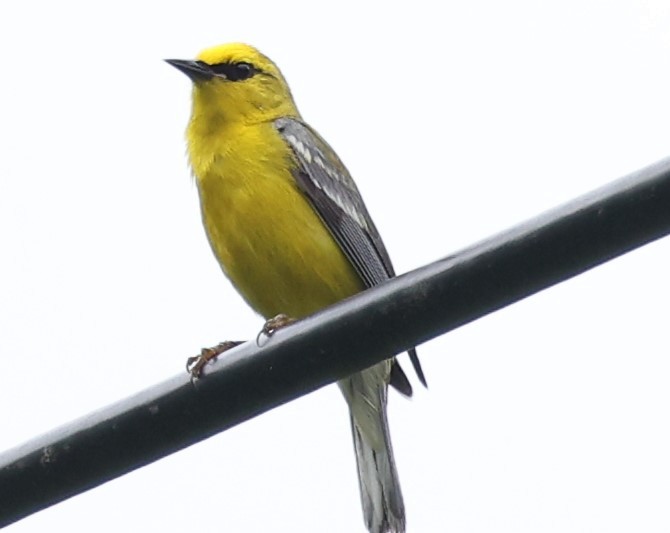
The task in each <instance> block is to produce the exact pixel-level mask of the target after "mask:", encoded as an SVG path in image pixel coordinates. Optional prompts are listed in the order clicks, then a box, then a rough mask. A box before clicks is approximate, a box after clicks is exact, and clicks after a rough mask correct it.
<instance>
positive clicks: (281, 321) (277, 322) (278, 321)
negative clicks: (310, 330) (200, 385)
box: [256, 313, 297, 346]
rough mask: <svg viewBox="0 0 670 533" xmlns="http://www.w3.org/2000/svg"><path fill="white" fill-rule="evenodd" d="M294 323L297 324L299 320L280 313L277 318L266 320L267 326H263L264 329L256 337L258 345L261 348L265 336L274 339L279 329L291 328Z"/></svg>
mask: <svg viewBox="0 0 670 533" xmlns="http://www.w3.org/2000/svg"><path fill="white" fill-rule="evenodd" d="M294 322H297V319H295V318H291V317H290V316H288V315H285V314H284V313H280V314H278V315H277V316H275V317H273V318H270V319H268V320H266V321H265V324H263V328H262V329H261V330H260V331H259V332H258V335H257V336H256V344H257V345H259V346H260V343H261V337H262V336H263V335H265V336H266V337H272V335H274V334H275V332H276V331H277V330H278V329H282V328H285V327H286V326H290V325H291V324H293V323H294Z"/></svg>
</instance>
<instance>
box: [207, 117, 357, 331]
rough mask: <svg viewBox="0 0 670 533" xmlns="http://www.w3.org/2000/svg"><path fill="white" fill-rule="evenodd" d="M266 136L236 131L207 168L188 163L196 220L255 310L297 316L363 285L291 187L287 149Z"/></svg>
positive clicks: (298, 193) (226, 272)
mask: <svg viewBox="0 0 670 533" xmlns="http://www.w3.org/2000/svg"><path fill="white" fill-rule="evenodd" d="M262 127H263V126H258V128H262ZM268 127H272V126H271V125H268ZM266 133H268V132H264V131H263V130H258V131H254V130H250V131H246V132H244V133H242V132H238V134H237V135H236V136H235V140H234V141H230V142H227V143H226V147H225V148H226V149H225V151H223V152H222V153H221V156H219V157H217V158H216V159H214V160H213V161H211V162H210V164H209V165H207V168H201V169H200V171H201V172H198V170H199V169H198V168H196V167H195V166H194V171H195V174H196V178H197V182H198V190H199V193H200V203H201V208H202V216H203V223H204V225H205V229H206V231H207V235H208V237H209V241H210V244H211V246H212V249H213V250H214V254H215V255H216V257H217V259H218V261H219V263H220V264H221V267H222V269H223V271H224V273H225V274H226V275H227V276H228V277H229V278H230V280H231V281H232V283H233V285H234V286H235V287H236V288H237V290H238V291H239V292H240V294H241V295H242V296H243V297H244V299H245V300H246V301H247V302H248V303H249V305H250V306H251V307H252V308H253V309H254V310H256V311H257V312H258V313H260V314H261V315H263V316H264V317H266V318H269V317H273V316H275V315H277V314H279V313H285V314H287V315H289V316H291V317H295V318H301V317H303V316H305V315H308V314H311V313H313V312H315V311H317V310H319V309H322V308H323V307H326V306H328V305H331V304H333V303H335V302H337V301H339V300H342V299H343V298H346V297H348V296H351V295H353V294H355V293H357V292H360V291H361V290H362V289H363V284H362V282H361V280H360V278H359V276H358V275H357V273H356V271H355V270H354V268H353V267H352V266H351V264H350V263H349V261H348V259H347V258H346V256H345V255H344V254H343V253H342V251H341V250H340V248H339V246H338V245H337V243H336V242H335V240H334V239H333V237H332V236H331V235H330V233H329V232H328V230H327V229H326V227H325V226H324V224H323V222H322V221H321V219H320V218H319V217H318V215H317V214H316V213H315V212H314V210H313V209H312V207H311V205H310V204H309V203H308V201H307V200H306V199H305V197H304V196H303V195H302V194H301V193H300V191H299V190H298V189H297V187H296V185H295V182H294V180H293V177H292V176H291V173H290V170H289V168H288V167H289V164H290V163H289V157H290V152H289V149H288V147H286V146H285V145H284V143H283V141H282V140H281V139H279V138H277V139H274V137H268V136H267V135H265V134H266ZM268 139H270V140H268Z"/></svg>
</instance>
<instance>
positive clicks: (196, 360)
mask: <svg viewBox="0 0 670 533" xmlns="http://www.w3.org/2000/svg"><path fill="white" fill-rule="evenodd" d="M242 342H243V341H224V342H220V343H219V344H217V345H216V346H213V347H211V348H203V349H202V350H200V354H199V355H194V356H193V357H189V358H188V359H187V360H186V372H188V373H189V374H191V381H195V380H197V379H199V378H200V376H201V375H202V369H203V368H205V365H207V363H209V362H210V361H212V360H213V359H216V358H217V357H218V356H219V355H221V354H222V353H223V352H225V351H226V350H230V349H231V348H234V347H235V346H239V345H240V344H242Z"/></svg>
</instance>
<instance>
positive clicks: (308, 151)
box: [167, 44, 425, 533]
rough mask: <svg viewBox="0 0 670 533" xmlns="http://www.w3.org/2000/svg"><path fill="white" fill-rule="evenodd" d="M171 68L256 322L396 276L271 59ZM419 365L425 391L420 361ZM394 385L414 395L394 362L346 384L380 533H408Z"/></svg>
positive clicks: (227, 266)
mask: <svg viewBox="0 0 670 533" xmlns="http://www.w3.org/2000/svg"><path fill="white" fill-rule="evenodd" d="M167 62H168V63H169V64H170V65H172V66H174V67H176V68H177V69H179V70H180V71H182V72H183V73H184V74H186V75H187V76H188V77H189V78H190V79H191V80H192V81H193V109H192V114H191V119H190V122H189V124H188V129H187V135H186V136H187V141H188V153H189V158H190V163H191V167H192V169H193V174H194V175H195V178H196V182H197V186H198V192H199V193H200V205H201V209H202V220H203V223H204V226H205V230H206V232H207V236H208V238H209V242H210V244H211V246H212V250H213V251H214V255H215V256H216V258H217V260H218V261H219V264H220V265H221V268H222V269H223V272H224V274H225V275H226V276H227V277H228V278H229V279H230V280H231V282H232V283H233V285H234V286H235V288H236V289H237V290H238V291H239V292H240V294H241V295H242V296H243V297H244V299H245V300H246V301H247V302H248V303H249V305H250V306H251V307H252V308H253V309H254V310H255V311H256V312H258V313H260V314H261V315H262V316H263V317H265V318H266V319H271V318H272V317H275V316H276V315H280V314H285V315H287V316H289V317H292V318H295V319H300V318H302V317H305V316H306V315H309V314H311V313H314V312H316V311H318V310H320V309H322V308H324V307H326V306H329V305H331V304H333V303H335V302H337V301H339V300H342V299H344V298H347V297H349V296H352V295H354V294H356V293H358V292H360V291H362V290H365V289H366V288H369V287H372V286H374V285H377V284H379V283H381V282H383V281H385V280H387V279H389V278H391V277H393V276H394V275H395V273H394V271H393V266H392V265H391V260H390V258H389V255H388V253H387V252H386V248H385V247H384V243H383V242H382V239H381V237H380V236H379V232H378V231H377V228H376V227H375V225H374V223H373V222H372V219H371V218H370V215H369V214H368V211H367V209H366V207H365V204H364V203H363V199H362V198H361V196H360V194H359V192H358V189H357V187H356V185H355V183H354V181H353V179H352V178H351V176H350V175H349V172H348V171H347V169H346V168H345V167H344V165H343V164H342V162H341V161H340V160H339V158H338V157H337V155H336V154H335V152H334V151H333V150H332V148H330V146H328V144H327V143H326V142H325V141H324V140H323V139H322V138H321V137H320V136H319V135H318V134H317V133H316V132H315V131H314V130H313V129H312V128H311V127H310V126H308V125H307V124H306V123H305V122H304V121H303V120H302V118H301V117H300V113H298V110H297V108H296V105H295V103H294V102H293V97H292V96H291V92H290V90H289V87H288V85H287V83H286V81H285V80H284V77H283V76H282V74H281V72H280V71H279V69H278V68H277V66H276V65H275V64H274V63H273V62H272V61H270V59H268V58H267V57H266V56H264V55H263V54H261V53H260V52H259V51H258V50H256V49H255V48H253V47H251V46H248V45H245V44H225V45H221V46H216V47H213V48H209V49H207V50H204V51H203V52H201V53H200V55H199V56H198V57H197V59H196V60H177V59H169V60H167ZM410 358H411V361H412V364H413V366H414V368H415V370H416V372H417V374H418V376H419V379H420V380H421V382H422V383H424V385H425V378H424V376H423V372H422V370H421V366H420V364H419V360H418V358H417V356H416V352H415V351H414V350H411V351H410ZM389 383H390V384H391V385H393V386H394V387H395V388H397V389H398V390H399V391H400V392H402V393H403V394H405V395H411V393H412V388H411V386H410V384H409V381H408V380H407V377H406V376H405V374H404V373H403V371H402V369H401V368H400V366H399V364H398V363H397V361H396V360H395V358H391V359H388V360H387V361H384V362H382V363H379V364H377V365H375V366H373V367H371V368H369V369H367V370H364V371H363V372H360V373H358V374H355V375H353V376H351V377H349V378H347V379H344V380H342V381H340V382H339V386H340V389H341V390H342V392H343V394H344V397H345V399H346V401H347V403H348V404H349V409H350V414H351V428H352V431H353V436H354V447H355V451H356V460H357V465H358V479H359V486H360V492H361V500H362V504H363V514H364V518H365V523H366V525H367V527H368V530H369V531H371V532H373V533H385V532H403V531H405V509H404V504H403V499H402V494H401V492H400V484H399V482H398V474H397V472H396V467H395V462H394V459H393V451H392V449H391V442H390V436H389V429H388V422H387V418H386V401H387V388H388V384H389Z"/></svg>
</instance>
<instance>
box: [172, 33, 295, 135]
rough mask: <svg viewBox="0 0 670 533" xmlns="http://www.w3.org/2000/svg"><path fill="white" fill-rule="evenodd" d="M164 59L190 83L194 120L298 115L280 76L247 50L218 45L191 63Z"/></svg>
mask: <svg viewBox="0 0 670 533" xmlns="http://www.w3.org/2000/svg"><path fill="white" fill-rule="evenodd" d="M166 61H167V62H168V63H169V64H170V65H172V66H173V67H175V68H177V69H179V70H181V71H182V72H183V73H184V74H186V75H187V76H188V77H189V78H191V80H192V81H193V118H194V119H196V117H199V118H201V119H205V120H206V121H217V122H218V121H221V122H222V123H224V124H234V123H243V124H254V123H259V122H264V121H268V120H274V119H275V118H278V117H281V116H297V115H298V111H297V110H296V107H295V104H294V103H293V97H292V96H291V91H290V90H289V88H288V85H287V83H286V81H285V80H284V76H282V73H281V72H280V71H279V69H278V68H277V66H276V65H275V64H274V63H273V62H272V61H271V60H270V59H268V58H267V57H266V56H264V55H263V54H261V53H260V52H259V51H258V50H256V49H255V48H254V47H252V46H249V45H246V44H240V43H233V44H223V45H219V46H215V47H212V48H207V49H206V50H203V51H202V52H200V54H199V55H198V57H197V58H196V59H195V60H183V59H166Z"/></svg>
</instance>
